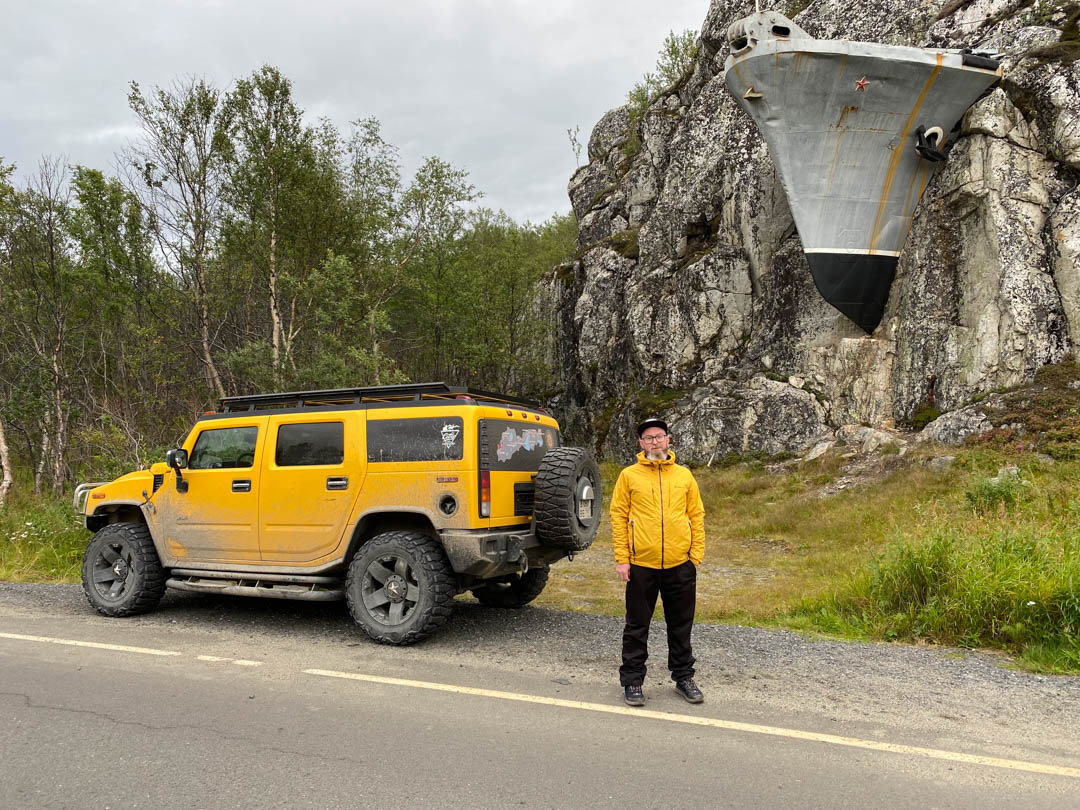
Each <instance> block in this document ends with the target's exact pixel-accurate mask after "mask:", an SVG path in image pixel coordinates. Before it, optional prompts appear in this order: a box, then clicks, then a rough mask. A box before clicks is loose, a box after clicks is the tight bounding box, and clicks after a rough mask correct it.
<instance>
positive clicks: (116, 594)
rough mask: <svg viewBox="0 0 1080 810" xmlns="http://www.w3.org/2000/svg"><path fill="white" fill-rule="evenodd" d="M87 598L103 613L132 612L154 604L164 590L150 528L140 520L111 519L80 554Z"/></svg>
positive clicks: (113, 614) (129, 613) (149, 607)
mask: <svg viewBox="0 0 1080 810" xmlns="http://www.w3.org/2000/svg"><path fill="white" fill-rule="evenodd" d="M82 586H83V593H85V594H86V598H87V600H89V602H90V604H91V605H93V606H94V608H95V609H96V610H97V611H98V613H103V614H105V615H106V616H134V615H135V614H136V613H145V612H146V611H148V610H153V609H154V608H155V607H157V603H158V602H160V601H161V597H162V596H163V595H164V593H165V571H164V569H162V567H161V560H160V559H159V558H158V555H157V550H156V549H155V548H154V541H153V539H151V537H150V530H149V529H147V528H146V526H145V525H144V524H142V523H110V524H109V525H108V526H105V527H104V528H102V529H101V530H100V531H98V533H97V534H95V535H94V537H93V538H92V539H91V540H90V545H88V546H87V547H86V554H85V555H84V556H83V564H82Z"/></svg>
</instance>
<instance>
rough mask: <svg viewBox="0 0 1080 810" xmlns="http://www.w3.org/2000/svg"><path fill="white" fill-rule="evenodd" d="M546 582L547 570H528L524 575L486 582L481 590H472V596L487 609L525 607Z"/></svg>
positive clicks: (512, 575) (514, 575)
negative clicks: (487, 607)
mask: <svg viewBox="0 0 1080 810" xmlns="http://www.w3.org/2000/svg"><path fill="white" fill-rule="evenodd" d="M547 581H548V569H547V568H530V569H529V570H528V571H526V572H525V573H524V574H511V575H510V576H508V577H503V578H500V579H496V580H492V581H491V582H487V583H485V584H484V586H483V587H481V588H473V589H472V592H473V596H475V597H476V598H477V599H479V600H480V602H482V603H483V604H485V605H488V606H489V607H499V608H519V607H525V605H527V604H529V602H531V601H532V600H533V599H535V598H536V597H538V596H539V595H540V592H541V591H543V590H544V586H545V585H547Z"/></svg>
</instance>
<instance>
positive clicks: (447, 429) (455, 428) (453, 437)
mask: <svg viewBox="0 0 1080 810" xmlns="http://www.w3.org/2000/svg"><path fill="white" fill-rule="evenodd" d="M460 435H461V425H455V424H454V423H453V422H447V423H446V424H445V425H443V426H442V443H443V447H445V448H446V449H447V450H449V449H450V448H451V447H453V446H454V443H455V442H457V437H458V436H460Z"/></svg>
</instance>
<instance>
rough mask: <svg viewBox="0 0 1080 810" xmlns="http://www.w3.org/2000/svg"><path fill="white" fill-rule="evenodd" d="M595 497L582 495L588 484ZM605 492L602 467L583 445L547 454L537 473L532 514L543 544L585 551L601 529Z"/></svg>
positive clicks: (558, 448)
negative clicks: (601, 512)
mask: <svg viewBox="0 0 1080 810" xmlns="http://www.w3.org/2000/svg"><path fill="white" fill-rule="evenodd" d="M586 486H588V487H590V488H591V490H592V499H591V500H589V501H586V499H585V498H583V495H584V493H585V489H584V488H585V487H586ZM602 497H603V492H602V489H601V484H600V468H599V467H597V466H596V462H595V461H594V460H593V457H592V455H591V454H590V453H589V451H588V450H585V449H583V448H581V447H556V448H555V449H554V450H548V451H547V453H545V454H544V460H543V461H542V462H540V469H539V471H537V473H536V493H535V496H534V500H533V517H534V518H535V519H536V536H537V538H538V539H539V540H540V542H541V543H543V544H544V545H547V546H555V547H556V548H561V549H564V550H566V551H584V550H585V549H587V548H588V547H589V546H590V545H592V541H593V538H594V537H596V532H597V530H598V529H599V528H600V511H601V510H600V504H601V501H602Z"/></svg>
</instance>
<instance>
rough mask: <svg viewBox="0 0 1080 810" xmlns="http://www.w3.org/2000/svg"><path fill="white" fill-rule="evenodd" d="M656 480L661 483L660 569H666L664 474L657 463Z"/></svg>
mask: <svg viewBox="0 0 1080 810" xmlns="http://www.w3.org/2000/svg"><path fill="white" fill-rule="evenodd" d="M656 480H657V482H658V483H659V485H660V570H661V571H663V570H664V476H663V475H661V473H660V465H659V464H657V465H656Z"/></svg>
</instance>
